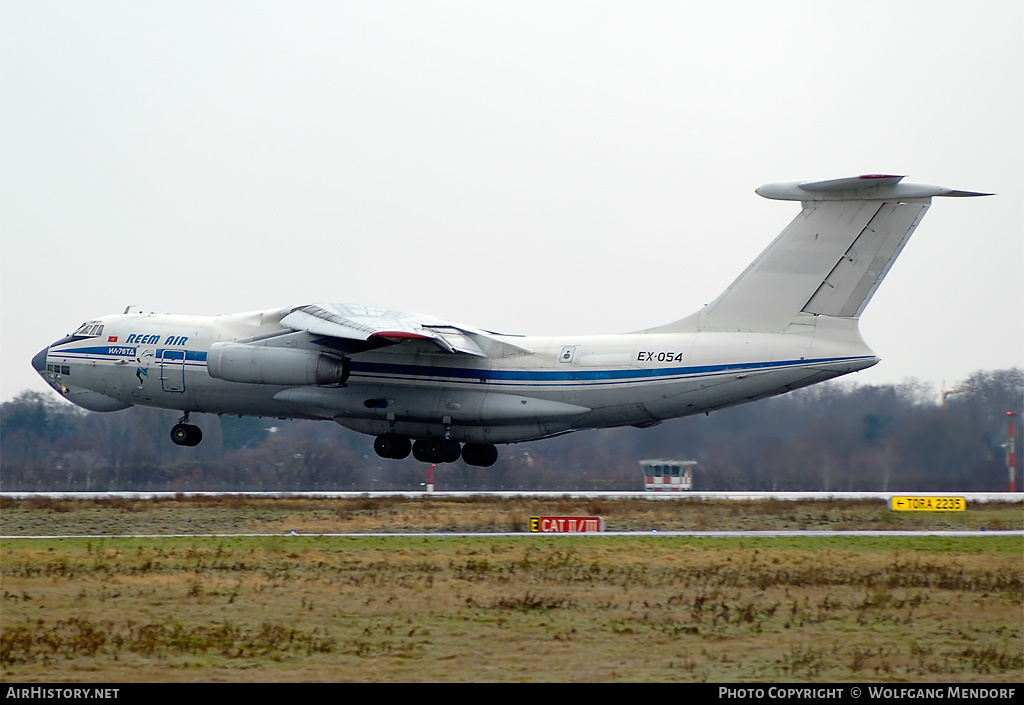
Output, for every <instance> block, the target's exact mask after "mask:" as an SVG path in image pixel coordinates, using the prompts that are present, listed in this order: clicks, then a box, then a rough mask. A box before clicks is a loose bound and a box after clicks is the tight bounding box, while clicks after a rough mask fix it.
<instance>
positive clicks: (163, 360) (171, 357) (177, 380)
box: [157, 349, 185, 392]
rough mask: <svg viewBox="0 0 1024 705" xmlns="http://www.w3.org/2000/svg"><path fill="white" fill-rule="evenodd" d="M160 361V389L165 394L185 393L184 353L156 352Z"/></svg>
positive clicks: (179, 351)
mask: <svg viewBox="0 0 1024 705" xmlns="http://www.w3.org/2000/svg"><path fill="white" fill-rule="evenodd" d="M157 355H158V356H159V360H160V387H161V388H162V389H163V390H164V391H165V392H184V391H185V351H184V350H171V349H163V350H158V351H157Z"/></svg>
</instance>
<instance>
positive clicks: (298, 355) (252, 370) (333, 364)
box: [206, 343, 349, 386]
mask: <svg viewBox="0 0 1024 705" xmlns="http://www.w3.org/2000/svg"><path fill="white" fill-rule="evenodd" d="M206 364H207V370H208V371H209V373H210V376H211V377H215V378H217V379H222V380H225V381H227V382H243V383H246V384H275V385H282V386H293V385H294V386H299V385H329V384H338V385H343V384H345V381H346V380H347V379H348V375H349V366H348V359H347V358H338V357H331V356H330V355H324V354H322V353H319V352H316V351H314V350H296V349H295V348H271V347H267V346H265V345H247V344H245V343H214V344H213V345H211V346H210V352H209V354H208V355H207V358H206Z"/></svg>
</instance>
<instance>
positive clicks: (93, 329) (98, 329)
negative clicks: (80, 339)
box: [74, 321, 103, 336]
mask: <svg viewBox="0 0 1024 705" xmlns="http://www.w3.org/2000/svg"><path fill="white" fill-rule="evenodd" d="M74 334H75V335H81V336H96V335H103V324H102V323H100V322H99V321H88V322H86V323H83V324H82V325H80V326H79V327H78V330H76V331H75V333H74Z"/></svg>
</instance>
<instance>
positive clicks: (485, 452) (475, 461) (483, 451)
mask: <svg viewBox="0 0 1024 705" xmlns="http://www.w3.org/2000/svg"><path fill="white" fill-rule="evenodd" d="M462 459H463V460H464V461H466V465H475V466H477V467H481V468H489V467H491V466H492V465H494V463H496V462H497V460H498V449H497V448H495V447H494V445H493V444H491V443H467V444H466V445H464V446H462Z"/></svg>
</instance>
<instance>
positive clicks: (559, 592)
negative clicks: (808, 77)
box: [0, 497, 1024, 683]
mask: <svg viewBox="0 0 1024 705" xmlns="http://www.w3.org/2000/svg"><path fill="white" fill-rule="evenodd" d="M534 514H548V515H571V514H575V515H582V514H600V515H602V516H604V517H605V519H606V522H607V523H608V528H609V529H612V530H617V529H637V528H642V529H649V528H659V529H663V530H665V529H673V528H701V529H732V528H752V529H756V528H768V529H785V528H792V529H801V528H804V529H809V528H814V529H817V528H826V527H828V528H849V529H858V528H914V527H915V526H917V527H921V525H922V524H924V525H925V526H924V527H923V528H965V529H966V528H978V527H979V526H986V527H988V528H1020V526H1021V523H1022V520H1024V517H1022V512H1021V508H1020V506H1019V505H992V506H986V505H982V506H981V507H970V508H969V509H968V511H967V512H963V513H959V514H957V515H937V514H917V515H892V513H890V512H888V510H887V509H884V507H883V508H880V507H879V505H877V504H875V503H870V502H848V503H831V502H829V503H825V502H806V503H792V502H779V503H758V504H756V505H755V504H754V503H749V504H747V503H734V502H724V503H705V502H687V501H683V502H646V501H642V500H631V501H623V502H596V503H595V502H587V501H586V500H581V501H578V502H577V501H572V500H568V499H562V500H549V501H540V500H515V501H494V500H489V499H480V498H478V499H476V500H473V499H470V498H466V499H465V500H458V499H455V500H440V499H423V500H419V499H399V498H384V499H378V500H372V499H365V498H364V499H349V500H318V501H313V500H248V499H244V498H238V497H236V498H227V499H221V500H220V501H213V500H196V501H192V500H178V501H173V500H172V501H163V502H154V501H148V502H146V501H138V502H135V501H110V502H99V503H97V502H50V501H48V500H27V501H21V502H11V501H8V500H5V501H4V503H3V505H0V518H2V532H3V533H4V534H6V535H19V534H20V535H39V534H50V535H55V534H107V535H109V534H125V533H161V532H165V531H178V532H190V533H230V532H241V531H252V532H261V533H280V534H281V535H278V536H269V537H257V538H243V537H231V538H199V537H190V538H179V539H169V538H154V539H120V538H91V539H33V540H4V541H2V542H0V598H2V601H0V676H2V680H4V681H5V682H11V681H48V682H54V681H68V682H86V681H92V682H129V681H298V680H305V681H310V680H327V681H775V682H780V681H785V682H793V681H821V682H842V681H890V682H896V681H907V682H974V683H976V682H1006V681H1013V682H1021V681H1022V679H1024V663H1022V660H1024V657H1022V654H1024V630H1022V625H1024V566H1022V557H1024V550H1022V548H1024V540H1022V539H1021V538H1019V537H997V536H986V537H984V538H948V537H921V538H911V539H908V538H841V539H826V538H812V537H806V538H803V537H801V538H777V539H710V538H669V537H654V536H651V537H635V538H634V537H602V536H586V537H582V536H581V537H565V536H558V537H555V536H536V535H534V536H529V535H525V536H522V537H511V538H498V537H484V536H481V537H469V538H446V537H425V538H407V537H397V536H396V537H386V538H375V537H361V538H339V537H313V536H303V535H297V536H292V535H286V532H288V531H291V530H292V529H294V530H296V531H298V532H299V533H300V534H302V533H307V534H308V533H315V532H341V531H345V532H369V531H381V530H386V531H397V530H417V531H440V530H464V531H507V530H524V529H525V526H526V522H527V520H528V518H529V516H531V515H534ZM929 522H935V523H938V524H939V526H937V527H932V526H930V524H929Z"/></svg>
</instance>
